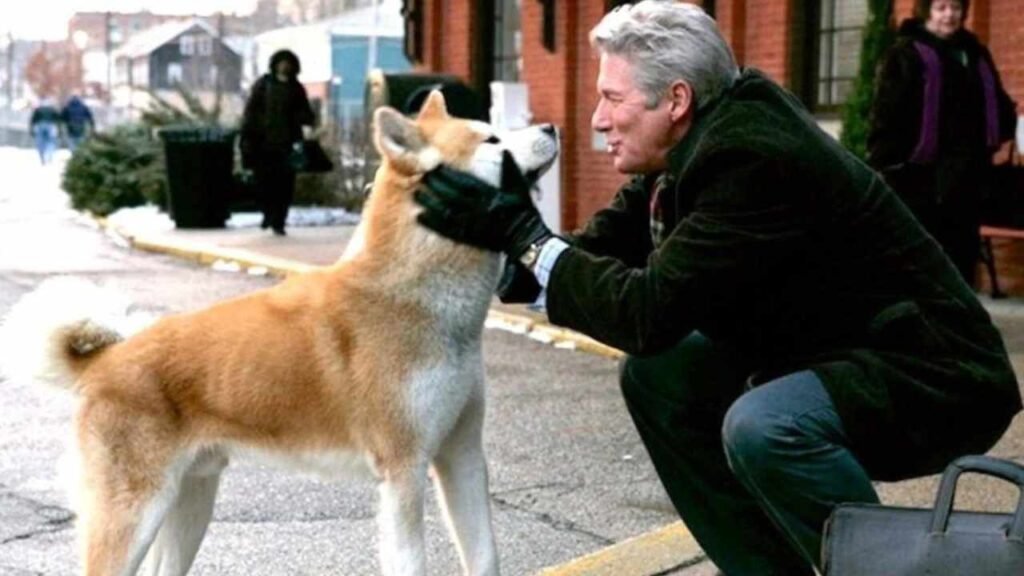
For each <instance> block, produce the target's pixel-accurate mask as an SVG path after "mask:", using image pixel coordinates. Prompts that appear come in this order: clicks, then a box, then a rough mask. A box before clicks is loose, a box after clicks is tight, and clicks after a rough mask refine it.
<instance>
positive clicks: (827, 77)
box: [805, 0, 868, 111]
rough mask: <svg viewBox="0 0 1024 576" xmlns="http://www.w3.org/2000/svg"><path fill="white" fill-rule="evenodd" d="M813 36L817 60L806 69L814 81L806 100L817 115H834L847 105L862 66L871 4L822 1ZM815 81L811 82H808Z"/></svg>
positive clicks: (853, 0) (857, 0) (855, 0)
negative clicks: (829, 112)
mask: <svg viewBox="0 0 1024 576" xmlns="http://www.w3.org/2000/svg"><path fill="white" fill-rule="evenodd" d="M818 2H819V3H820V6H818V7H817V8H818V10H817V11H815V10H809V11H808V12H811V13H813V12H817V14H816V18H815V19H816V22H814V28H813V30H815V31H816V32H815V33H814V35H813V38H814V39H815V44H816V46H815V47H814V48H815V49H814V54H816V58H813V59H808V60H809V61H808V62H806V64H805V65H811V66H814V69H813V70H811V71H809V72H810V74H811V75H813V81H811V82H808V84H809V86H808V90H806V91H805V97H806V96H809V98H807V99H808V100H809V102H808V104H809V105H810V107H811V108H812V109H813V110H815V111H831V110H836V109H837V108H839V107H840V106H841V105H842V104H843V103H845V102H846V98H847V97H848V96H849V94H850V92H851V90H852V89H853V82H854V79H855V78H856V77H857V68H858V66H859V65H860V49H861V39H862V37H863V34H864V27H865V25H866V24H867V19H868V3H867V0H818ZM808 80H811V78H808Z"/></svg>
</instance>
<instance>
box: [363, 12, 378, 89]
mask: <svg viewBox="0 0 1024 576" xmlns="http://www.w3.org/2000/svg"><path fill="white" fill-rule="evenodd" d="M379 27H380V1H379V0H373V29H372V30H370V42H369V46H368V48H369V50H367V52H369V54H368V56H367V62H366V77H367V78H369V77H370V72H373V69H374V68H376V67H377V29H378V28H379Z"/></svg>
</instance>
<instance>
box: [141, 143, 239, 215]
mask: <svg viewBox="0 0 1024 576" xmlns="http://www.w3.org/2000/svg"><path fill="white" fill-rule="evenodd" d="M237 133H238V132H237V131H236V130H229V129H227V128H221V127H218V126H169V127H167V128H162V129H161V130H160V139H161V140H163V142H164V154H165V158H166V160H167V204H168V206H167V209H168V212H169V213H170V215H171V219H173V220H174V224H175V226H177V227H178V228H223V227H224V221H225V220H227V219H228V198H229V196H230V194H231V189H232V186H234V182H233V180H232V167H233V165H234V158H235V137H236V135H237Z"/></svg>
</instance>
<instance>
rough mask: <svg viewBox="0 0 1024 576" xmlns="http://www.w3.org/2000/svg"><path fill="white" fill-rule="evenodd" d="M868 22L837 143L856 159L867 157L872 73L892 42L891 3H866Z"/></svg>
mask: <svg viewBox="0 0 1024 576" xmlns="http://www.w3.org/2000/svg"><path fill="white" fill-rule="evenodd" d="M868 9H869V11H868V22H867V26H866V27H865V28H864V40H863V43H862V44H861V49H860V67H859V69H858V72H857V79H856V81H855V82H854V85H853V90H852V91H851V92H850V96H849V98H848V99H847V100H846V104H845V105H844V106H843V130H842V133H841V134H840V138H839V140H840V142H842V143H843V145H844V146H846V147H847V148H848V149H849V150H850V151H852V152H853V153H854V154H856V155H857V156H858V157H860V158H864V157H865V156H866V155H867V140H868V128H869V124H868V123H869V116H870V113H871V101H872V99H873V98H874V92H875V71H876V69H877V67H878V64H879V61H880V60H881V59H882V56H883V55H884V54H885V51H886V50H888V49H889V47H890V46H892V43H893V41H894V40H895V39H896V31H895V30H894V29H893V27H892V0H869V6H868Z"/></svg>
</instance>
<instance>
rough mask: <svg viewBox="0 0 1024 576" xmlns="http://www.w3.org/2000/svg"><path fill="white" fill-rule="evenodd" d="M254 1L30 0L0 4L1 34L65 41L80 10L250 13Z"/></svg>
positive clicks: (254, 4)
mask: <svg viewBox="0 0 1024 576" xmlns="http://www.w3.org/2000/svg"><path fill="white" fill-rule="evenodd" d="M255 6H256V0H30V1H29V2H26V5H22V4H21V3H20V2H11V1H6V2H2V3H0V34H3V35H6V34H7V32H8V31H9V30H10V31H13V33H14V35H15V36H16V37H18V38H33V39H37V38H39V39H50V40H56V39H59V38H64V37H65V35H66V34H67V22H68V18H70V17H71V15H72V14H74V13H75V12H79V11H93V10H95V11H100V10H112V11H120V12H133V11H136V10H149V11H151V12H157V13H161V14H210V13H213V12H218V11H224V12H229V13H230V12H236V13H239V14H245V13H250V12H252V11H253V9H254V8H255Z"/></svg>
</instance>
